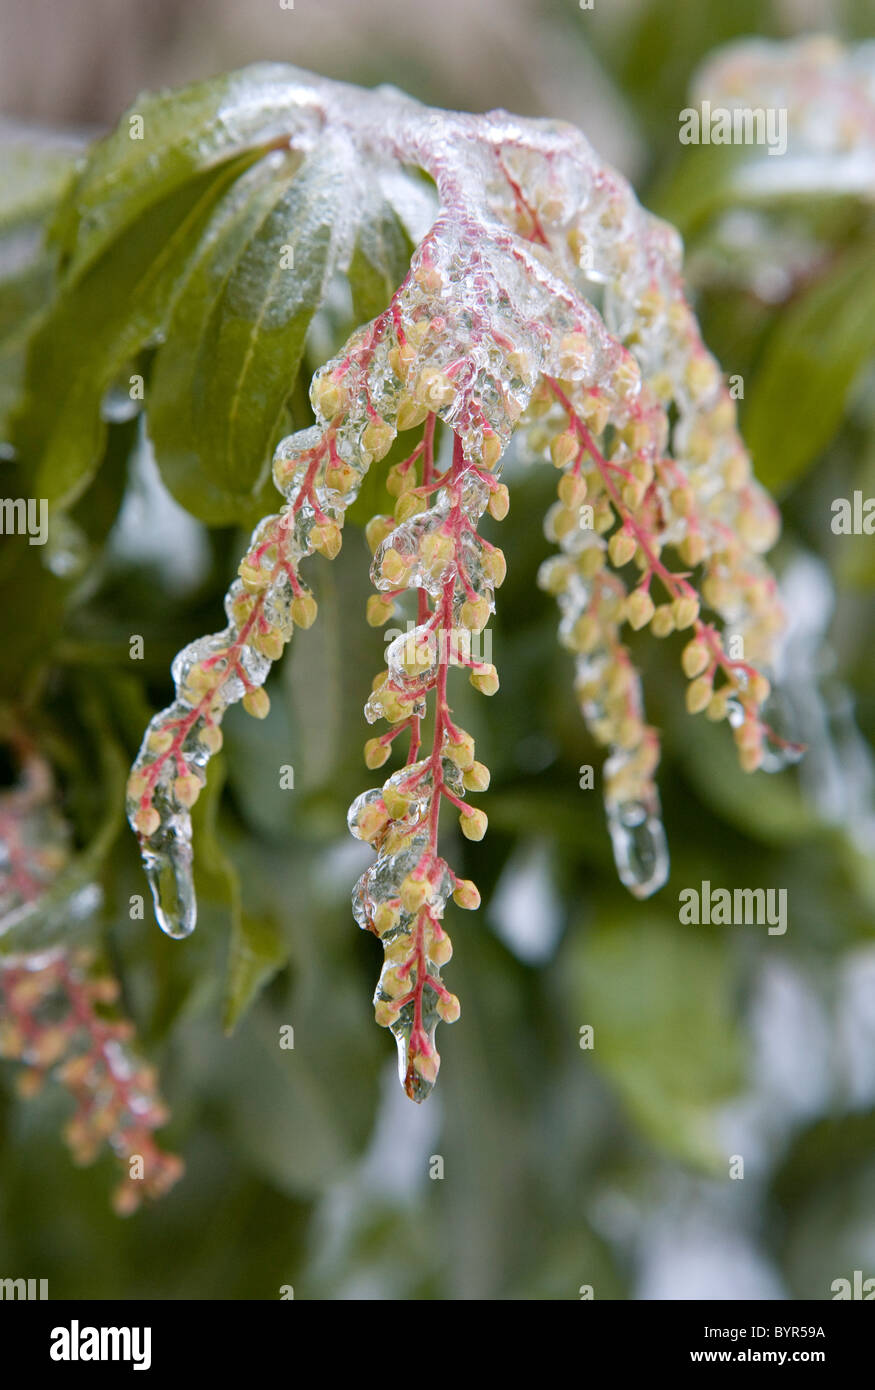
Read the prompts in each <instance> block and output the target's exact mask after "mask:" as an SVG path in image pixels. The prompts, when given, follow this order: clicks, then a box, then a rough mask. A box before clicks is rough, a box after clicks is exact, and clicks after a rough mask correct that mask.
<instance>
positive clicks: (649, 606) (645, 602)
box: [623, 589, 655, 632]
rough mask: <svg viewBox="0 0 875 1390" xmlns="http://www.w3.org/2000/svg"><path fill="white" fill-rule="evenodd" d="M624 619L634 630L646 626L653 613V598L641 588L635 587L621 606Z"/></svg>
mask: <svg viewBox="0 0 875 1390" xmlns="http://www.w3.org/2000/svg"><path fill="white" fill-rule="evenodd" d="M623 611H624V614H625V617H626V621H627V622H628V623H629V626H630V627H633V628H634V629H635V631H636V632H638V631H639V629H640V628H642V627H646V625H647V624H648V623H649V622H650V619H651V618H652V617H653V614H654V611H655V609H654V604H653V599H652V598H651V597H650V595H649V594H647V593H645V592H644V590H643V589H635V590H634V592H633V593H631V594H630V595H629V597H628V598H627V599H626V602H625V604H624V606H623Z"/></svg>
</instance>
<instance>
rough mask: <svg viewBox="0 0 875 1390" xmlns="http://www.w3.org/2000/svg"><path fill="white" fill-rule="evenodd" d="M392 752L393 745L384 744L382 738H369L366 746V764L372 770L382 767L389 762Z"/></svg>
mask: <svg viewBox="0 0 875 1390" xmlns="http://www.w3.org/2000/svg"><path fill="white" fill-rule="evenodd" d="M391 752H392V745H391V744H390V743H384V742H383V740H382V739H381V738H369V739H368V741H367V743H366V744H365V764H366V766H367V767H369V768H371V769H372V770H373V769H374V768H376V767H382V766H383V764H384V763H385V762H387V761H388V759H389V755H390V753H391Z"/></svg>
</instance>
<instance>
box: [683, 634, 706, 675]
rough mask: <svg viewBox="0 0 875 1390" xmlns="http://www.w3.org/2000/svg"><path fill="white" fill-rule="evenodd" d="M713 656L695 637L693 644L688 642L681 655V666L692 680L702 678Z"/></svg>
mask: <svg viewBox="0 0 875 1390" xmlns="http://www.w3.org/2000/svg"><path fill="white" fill-rule="evenodd" d="M710 661H711V654H710V652H709V651H708V648H707V646H706V645H705V643H704V642H700V641H699V640H698V638H696V637H694V638H693V640H692V642H688V643H687V645H686V646H685V647H684V650H683V652H682V653H681V665H682V667H683V668H684V675H685V676H688V677H689V679H690V680H692V679H693V677H694V676H700V675H701V674H702V672H703V671H704V670H705V667H706V666H708V665H709V664H710Z"/></svg>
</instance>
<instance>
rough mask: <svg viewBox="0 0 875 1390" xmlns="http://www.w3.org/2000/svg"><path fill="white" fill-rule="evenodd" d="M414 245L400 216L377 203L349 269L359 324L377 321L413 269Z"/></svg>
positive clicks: (364, 223) (361, 231)
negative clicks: (411, 261) (411, 259)
mask: <svg viewBox="0 0 875 1390" xmlns="http://www.w3.org/2000/svg"><path fill="white" fill-rule="evenodd" d="M412 254H413V243H412V241H411V240H410V238H409V237H408V235H407V233H406V231H405V230H404V227H403V226H402V224H401V221H400V219H399V217H398V214H397V213H396V212H395V210H394V208H391V207H390V206H389V204H388V203H385V202H382V201H379V200H375V202H374V205H373V207H372V208H371V209H369V211H368V215H367V216H366V217H364V218H363V219H362V224H361V226H360V228H359V232H358V236H357V237H356V242H355V246H354V248H353V253H352V260H351V261H350V266H349V286H350V289H351V290H352V304H353V310H354V312H355V317H356V322H357V323H360V324H361V323H366V322H368V321H369V320H370V319H374V318H376V317H377V315H378V314H380V313H382V312H383V310H384V309H385V308H386V307H387V305H388V304H389V301H390V300H391V298H392V295H393V294H394V293H395V291H396V290H397V288H398V286H399V285H400V284H401V281H402V280H403V279H404V276H405V275H406V274H407V271H408V269H409V267H410V257H411V256H412Z"/></svg>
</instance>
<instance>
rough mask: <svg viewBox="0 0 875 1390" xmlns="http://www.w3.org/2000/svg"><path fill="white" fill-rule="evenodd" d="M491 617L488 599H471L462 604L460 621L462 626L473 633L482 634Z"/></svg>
mask: <svg viewBox="0 0 875 1390" xmlns="http://www.w3.org/2000/svg"><path fill="white" fill-rule="evenodd" d="M489 616H490V609H489V600H488V599H486V598H475V599H470V598H469V599H466V600H465V602H464V603H463V604H462V608H461V611H460V613H459V620H460V622H461V624H462V626H463V627H467V628H469V629H470V631H471V632H481V631H482V630H483V628H484V627H485V626H486V624H487V623H488V622H489Z"/></svg>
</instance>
